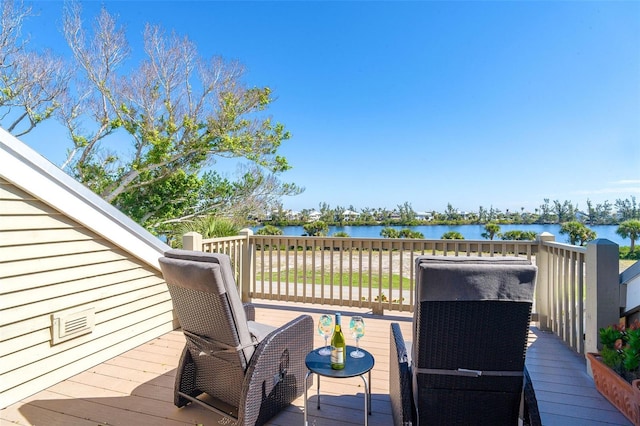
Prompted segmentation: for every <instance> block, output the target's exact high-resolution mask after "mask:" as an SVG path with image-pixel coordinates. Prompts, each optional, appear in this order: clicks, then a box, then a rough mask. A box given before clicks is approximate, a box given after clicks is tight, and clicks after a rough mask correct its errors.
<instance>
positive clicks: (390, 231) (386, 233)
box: [380, 226, 400, 238]
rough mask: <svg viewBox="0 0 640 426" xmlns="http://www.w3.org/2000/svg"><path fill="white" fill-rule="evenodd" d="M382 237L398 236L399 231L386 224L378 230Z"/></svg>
mask: <svg viewBox="0 0 640 426" xmlns="http://www.w3.org/2000/svg"><path fill="white" fill-rule="evenodd" d="M380 236H381V237H382V238H400V232H398V230H397V229H395V228H392V227H390V226H387V227H385V228H382V230H381V231H380Z"/></svg>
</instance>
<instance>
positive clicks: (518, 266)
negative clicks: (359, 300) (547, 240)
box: [389, 256, 541, 426]
mask: <svg viewBox="0 0 640 426" xmlns="http://www.w3.org/2000/svg"><path fill="white" fill-rule="evenodd" d="M536 274H537V268H536V267H535V266H534V265H531V263H530V262H529V261H527V260H526V259H522V258H517V257H473V256H472V257H444V256H419V257H418V258H417V259H416V307H415V312H414V317H413V342H412V344H411V345H405V341H404V339H403V336H402V333H401V331H400V327H399V325H398V324H397V323H392V324H391V342H390V343H391V350H390V358H389V363H390V366H389V395H390V398H391V405H392V413H393V420H394V424H395V425H396V426H399V425H405V426H406V425H413V424H418V425H420V424H434V425H449V424H468V425H471V424H478V425H516V424H518V423H519V420H521V421H522V423H523V424H532V425H539V424H541V422H540V416H539V412H538V407H537V402H536V398H535V392H534V390H533V385H532V384H531V380H530V378H529V375H528V373H527V371H526V369H525V365H524V362H525V352H526V348H527V337H528V331H529V321H530V317H531V305H532V301H533V290H534V285H535V278H536Z"/></svg>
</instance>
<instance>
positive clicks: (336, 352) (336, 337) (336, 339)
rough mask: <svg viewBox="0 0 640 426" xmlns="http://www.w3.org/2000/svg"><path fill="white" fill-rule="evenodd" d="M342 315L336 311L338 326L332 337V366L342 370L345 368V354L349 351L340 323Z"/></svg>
mask: <svg viewBox="0 0 640 426" xmlns="http://www.w3.org/2000/svg"><path fill="white" fill-rule="evenodd" d="M341 316H342V315H341V314H340V313H336V326H335V329H334V331H333V337H331V368H333V369H334V370H342V369H343V368H344V363H345V356H344V354H345V353H346V352H347V350H346V349H347V348H346V346H347V345H346V340H345V338H344V334H343V333H342V327H341V325H340V319H341Z"/></svg>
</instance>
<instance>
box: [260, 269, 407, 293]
mask: <svg viewBox="0 0 640 426" xmlns="http://www.w3.org/2000/svg"><path fill="white" fill-rule="evenodd" d="M349 278H351V280H349ZM380 278H382V288H383V289H388V288H389V275H388V274H387V275H383V276H382V277H380V276H378V275H377V274H372V275H371V283H369V275H368V274H362V287H369V285H371V288H373V289H377V288H379V286H380ZM256 281H263V282H265V281H266V282H269V281H272V282H278V281H279V282H290V283H298V284H302V283H306V284H333V285H342V286H347V287H348V286H351V287H358V286H359V285H360V274H359V273H353V274H351V277H349V274H343V275H342V280H340V274H337V273H334V274H331V273H329V272H325V273H324V274H322V275H321V274H319V273H315V271H309V270H308V271H306V274H304V273H303V271H301V270H299V271H297V272H296V271H294V270H288V271H287V272H286V273H285V272H280V273H278V272H272V273H271V274H265V275H264V276H263V275H262V274H257V275H256ZM391 285H392V287H393V289H398V288H399V287H400V275H395V274H394V275H393V276H392V277H391ZM409 285H410V280H409V278H407V277H402V287H403V288H404V289H408V288H409Z"/></svg>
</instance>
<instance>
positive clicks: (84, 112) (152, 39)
mask: <svg viewBox="0 0 640 426" xmlns="http://www.w3.org/2000/svg"><path fill="white" fill-rule="evenodd" d="M63 28H64V35H65V37H66V40H67V43H68V45H69V47H70V48H71V51H72V52H73V56H74V58H75V61H76V63H77V64H78V68H79V70H80V71H81V73H80V75H79V78H78V80H77V81H76V84H75V86H74V87H75V88H76V90H75V92H74V93H73V100H71V101H69V102H66V103H65V108H62V109H61V111H60V118H61V121H62V122H63V123H64V124H65V126H66V128H67V129H68V132H69V135H70V138H71V140H72V141H73V147H72V149H71V150H70V151H69V152H68V157H67V159H66V161H65V163H64V166H65V168H66V169H67V170H68V171H69V172H70V173H71V174H72V175H74V176H75V177H76V178H77V179H78V180H80V181H81V182H83V183H84V184H86V185H87V186H89V187H90V188H91V189H92V190H93V191H94V192H96V193H98V194H100V195H101V196H102V197H103V198H104V199H105V200H107V201H109V202H111V203H112V204H114V205H116V206H117V207H119V208H120V209H121V210H123V211H125V212H126V213H128V214H130V215H131V216H132V217H134V219H137V220H139V221H140V222H143V223H150V224H158V223H163V222H171V221H176V220H178V221H179V220H181V219H182V218H189V217H193V216H194V215H198V214H204V213H210V212H211V211H215V210H216V209H218V208H221V207H222V206H226V207H227V208H229V209H232V210H234V211H233V212H232V213H238V209H237V208H232V205H231V204H230V202H229V200H232V199H235V200H237V197H238V196H239V194H244V195H245V196H246V198H245V199H244V203H243V209H244V210H247V209H248V208H249V207H252V206H258V205H259V206H260V207H264V205H265V203H268V202H272V201H273V200H274V198H278V197H279V196H282V195H295V194H297V193H299V192H300V191H301V188H298V187H297V186H295V185H292V184H282V183H280V182H279V180H278V179H277V178H276V176H277V174H279V173H281V172H283V171H285V170H287V169H289V165H288V164H287V161H286V160H285V159H284V158H283V157H281V156H279V155H277V150H278V148H279V146H280V144H281V143H282V142H283V141H284V140H287V139H289V137H290V135H289V132H288V131H286V130H285V128H284V126H283V125H282V124H279V123H273V122H272V120H271V118H270V117H259V113H261V112H263V111H265V110H266V108H267V107H268V106H269V105H270V104H271V102H273V97H272V94H271V90H270V89H269V88H268V87H263V88H258V87H247V86H246V85H245V84H244V83H243V80H242V79H243V76H244V69H243V67H242V66H241V64H239V63H237V62H229V61H225V60H224V59H222V58H220V57H212V58H209V59H205V58H202V57H200V56H199V55H198V52H197V50H196V46H195V45H194V44H193V43H192V42H191V41H190V40H189V39H188V38H186V37H181V36H178V35H177V34H175V33H171V34H166V33H165V32H164V31H163V30H162V29H161V28H160V27H157V26H151V25H147V27H146V28H145V31H144V51H145V54H146V58H145V59H144V60H143V61H142V62H141V63H140V64H139V65H138V66H134V67H131V66H129V65H128V63H127V62H126V61H127V59H128V58H129V51H130V49H129V45H128V42H127V39H126V36H125V31H124V29H123V28H121V27H119V26H118V25H117V22H116V20H115V18H114V17H113V16H112V15H110V14H109V13H108V12H107V11H106V10H105V9H103V10H102V11H101V12H100V14H99V15H98V17H97V18H96V21H95V26H94V28H95V29H94V31H93V33H88V32H87V31H86V30H85V25H84V24H83V21H82V17H81V10H80V6H79V4H78V3H71V4H68V5H67V6H66V8H65V13H64V19H63ZM123 141H124V142H125V145H128V148H123ZM217 158H244V159H246V160H249V161H250V162H251V163H252V164H253V165H254V166H253V167H252V168H250V169H249V173H250V174H249V175H247V174H246V173H244V175H243V176H242V178H241V181H242V183H241V184H240V186H237V187H235V188H234V189H236V190H238V194H235V195H233V196H230V195H229V194H227V195H229V196H227V197H226V198H225V201H221V199H219V198H216V197H214V198H213V199H203V198H202V196H205V195H206V194H205V195H203V185H205V182H204V181H202V180H201V179H199V178H196V176H197V175H198V174H199V172H200V171H201V170H202V169H203V168H204V167H207V166H212V165H213V164H215V162H216V159H217ZM226 183H229V182H226ZM205 192H206V191H205ZM153 193H155V194H156V195H157V194H159V193H161V194H162V200H158V201H157V202H156V203H155V205H153V206H151V205H149V203H148V202H146V201H145V205H146V206H147V208H146V210H145V211H142V210H140V203H142V202H143V200H147V199H148V197H147V195H150V194H153ZM194 197H195V198H194ZM198 197H200V198H198ZM169 200H171V201H170V202H171V205H170V204H168V201H169ZM177 200H184V209H183V210H180V211H178V209H176V205H177V204H179V203H178V202H177ZM227 213H228V211H227Z"/></svg>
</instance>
